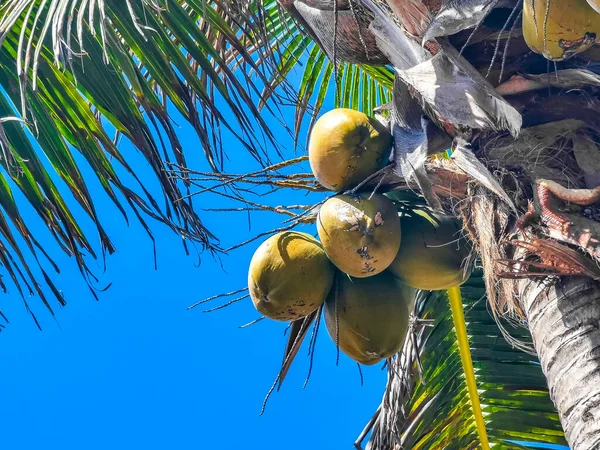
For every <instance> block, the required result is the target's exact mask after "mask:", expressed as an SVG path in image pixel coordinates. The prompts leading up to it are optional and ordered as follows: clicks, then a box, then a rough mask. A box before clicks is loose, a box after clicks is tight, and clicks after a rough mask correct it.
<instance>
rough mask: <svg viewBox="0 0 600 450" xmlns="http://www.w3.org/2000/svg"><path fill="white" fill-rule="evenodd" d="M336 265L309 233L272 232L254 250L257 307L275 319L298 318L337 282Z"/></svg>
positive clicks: (252, 288)
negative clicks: (334, 278) (273, 233)
mask: <svg viewBox="0 0 600 450" xmlns="http://www.w3.org/2000/svg"><path fill="white" fill-rule="evenodd" d="M334 272H335V268H334V267H333V265H332V264H331V263H330V262H329V259H328V258H327V255H326V254H325V251H324V250H323V247H322V246H321V244H320V243H319V241H317V240H316V239H315V238H314V237H312V236H311V235H309V234H306V233H298V232H292V231H288V232H285V233H279V234H276V235H274V236H271V237H270V238H269V239H267V240H266V241H264V242H263V243H262V244H261V245H260V247H258V249H257V250H256V252H255V253H254V256H253V257H252V260H251V261H250V269H249V271H248V289H249V292H250V297H251V298H252V302H253V303H254V306H255V308H256V309H257V310H258V311H259V312H260V313H261V314H263V315H264V316H266V317H269V318H271V319H274V320H281V321H289V320H296V319H298V318H301V317H304V316H306V315H308V314H310V313H312V312H314V311H316V310H317V309H318V308H319V307H320V306H321V305H322V304H323V302H324V301H325V298H326V297H327V294H328V293H329V290H330V289H331V284H332V283H333V276H334Z"/></svg>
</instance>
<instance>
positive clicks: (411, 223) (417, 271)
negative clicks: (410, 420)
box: [389, 211, 471, 290]
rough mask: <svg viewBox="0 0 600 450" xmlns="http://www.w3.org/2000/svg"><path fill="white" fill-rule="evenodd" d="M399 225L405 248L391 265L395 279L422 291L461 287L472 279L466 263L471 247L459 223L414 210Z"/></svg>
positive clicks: (390, 269)
mask: <svg viewBox="0 0 600 450" xmlns="http://www.w3.org/2000/svg"><path fill="white" fill-rule="evenodd" d="M400 222H401V224H402V225H401V226H402V246H401V247H400V250H399V251H398V254H397V255H396V258H395V259H394V261H393V262H392V263H391V265H390V266H389V271H390V272H391V273H393V274H394V276H396V277H397V278H398V279H400V280H401V281H403V282H404V283H406V284H408V285H409V286H412V287H414V288H417V289H423V290H439V289H448V288H451V287H454V286H460V285H461V284H463V283H464V282H465V281H466V280H467V279H468V278H469V273H468V271H466V270H465V268H464V264H463V263H464V261H465V258H466V257H467V256H468V255H469V253H470V251H471V246H470V244H469V241H468V240H467V239H465V238H464V237H463V235H462V227H461V223H460V222H459V221H458V220H456V219H454V218H451V217H447V216H441V215H430V214H427V213H422V212H420V211H413V212H412V213H411V214H410V215H404V216H402V217H401V218H400Z"/></svg>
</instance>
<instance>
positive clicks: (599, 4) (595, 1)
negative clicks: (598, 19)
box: [587, 0, 600, 13]
mask: <svg viewBox="0 0 600 450" xmlns="http://www.w3.org/2000/svg"><path fill="white" fill-rule="evenodd" d="M587 2H588V5H590V6H591V7H592V8H594V11H596V12H598V13H600V0H587Z"/></svg>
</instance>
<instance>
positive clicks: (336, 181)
mask: <svg viewBox="0 0 600 450" xmlns="http://www.w3.org/2000/svg"><path fill="white" fill-rule="evenodd" d="M391 148H392V135H391V134H390V133H389V131H388V130H387V129H386V128H385V127H384V126H383V125H382V124H381V123H379V122H378V121H377V120H375V119H373V118H371V117H369V116H367V115H366V114H364V113H361V112H359V111H354V110H352V109H346V108H337V109H333V110H331V111H329V112H327V113H325V114H324V115H323V116H321V117H320V118H319V120H317V122H316V123H315V126H314V127H313V129H312V131H311V134H310V139H309V145H308V159H309V162H310V167H311V169H312V171H313V173H314V175H315V178H316V179H317V181H318V182H319V183H321V184H322V185H323V186H324V187H325V188H327V189H329V190H331V191H336V192H339V191H342V190H346V189H349V188H352V187H354V186H356V185H357V184H359V183H360V182H361V181H363V180H364V179H365V178H367V177H368V176H369V175H371V174H373V173H375V172H376V171H377V170H379V169H380V168H382V167H383V166H384V165H385V164H386V163H387V161H388V158H389V154H390V151H391Z"/></svg>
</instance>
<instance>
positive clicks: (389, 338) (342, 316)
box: [324, 271, 416, 365]
mask: <svg viewBox="0 0 600 450" xmlns="http://www.w3.org/2000/svg"><path fill="white" fill-rule="evenodd" d="M415 296H416V290H415V289H413V288H410V287H408V286H406V285H405V284H403V283H401V282H400V281H399V280H397V279H396V278H394V276H393V275H392V274H390V273H389V272H387V271H386V272H383V273H381V274H379V275H376V276H374V277H369V278H350V277H348V276H347V275H345V274H343V273H341V272H338V274H337V275H336V277H335V281H334V286H333V288H332V289H331V292H330V293H329V296H328V297H327V300H326V301H325V308H324V313H325V324H326V326H327V331H328V333H329V336H330V337H331V339H332V340H333V342H337V343H338V345H339V348H340V350H341V351H342V352H344V353H345V354H346V355H348V356H349V357H350V358H352V359H353V360H355V361H357V362H359V363H360V364H365V365H372V364H376V363H378V362H379V361H381V360H383V359H386V358H390V357H391V356H393V355H394V354H396V353H398V352H399V351H400V350H401V349H402V346H403V345H404V341H405V339H406V334H407V331H408V318H409V314H410V311H409V308H410V307H411V305H413V304H414V299H415Z"/></svg>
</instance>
